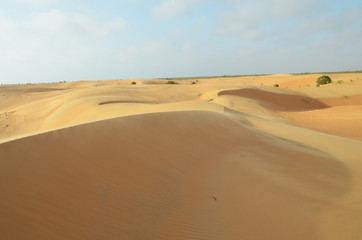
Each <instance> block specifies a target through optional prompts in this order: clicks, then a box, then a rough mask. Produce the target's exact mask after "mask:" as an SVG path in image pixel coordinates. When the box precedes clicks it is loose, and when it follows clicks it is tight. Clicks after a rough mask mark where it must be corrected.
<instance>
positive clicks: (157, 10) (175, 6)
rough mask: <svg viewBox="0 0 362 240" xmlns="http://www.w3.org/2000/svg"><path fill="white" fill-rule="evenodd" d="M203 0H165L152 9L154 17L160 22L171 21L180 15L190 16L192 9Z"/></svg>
mask: <svg viewBox="0 0 362 240" xmlns="http://www.w3.org/2000/svg"><path fill="white" fill-rule="evenodd" d="M202 1H203V0H164V2H163V3H162V4H160V5H157V6H154V7H153V8H152V15H153V17H154V18H156V19H158V20H169V19H172V18H175V17H178V16H180V15H185V14H190V12H191V8H192V6H194V5H197V4H199V3H200V2H202Z"/></svg>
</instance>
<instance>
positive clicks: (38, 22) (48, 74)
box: [0, 0, 362, 83]
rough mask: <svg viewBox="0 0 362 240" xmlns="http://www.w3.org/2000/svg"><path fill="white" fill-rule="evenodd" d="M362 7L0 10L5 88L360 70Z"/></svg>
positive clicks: (266, 1)
mask: <svg viewBox="0 0 362 240" xmlns="http://www.w3.org/2000/svg"><path fill="white" fill-rule="evenodd" d="M361 16H362V2H361V1H360V0H355V1H354V0H350V1H342V0H329V1H328V0H313V1H312V0H304V1H299V0H239V1H237V0H224V1H222V0H209V1H207V0H156V1H146V0H123V1H122V0H119V1H116V0H103V1H96V0H78V1H71V0H0V83H27V82H34V83H37V82H54V81H74V80H99V79H100V80H105V79H130V78H158V77H190V76H213V75H241V74H263V73H295V72H315V71H348V70H362V41H361V39H362V17H361Z"/></svg>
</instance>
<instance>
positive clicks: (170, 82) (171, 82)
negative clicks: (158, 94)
mask: <svg viewBox="0 0 362 240" xmlns="http://www.w3.org/2000/svg"><path fill="white" fill-rule="evenodd" d="M166 84H178V83H177V82H175V81H168V82H167V83H166Z"/></svg>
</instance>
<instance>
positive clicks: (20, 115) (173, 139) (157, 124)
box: [0, 73, 362, 240]
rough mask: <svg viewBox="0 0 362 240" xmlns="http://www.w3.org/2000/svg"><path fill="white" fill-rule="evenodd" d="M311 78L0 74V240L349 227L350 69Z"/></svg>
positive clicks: (359, 97)
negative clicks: (322, 80) (325, 80)
mask: <svg viewBox="0 0 362 240" xmlns="http://www.w3.org/2000/svg"><path fill="white" fill-rule="evenodd" d="M318 76H319V75H316V74H308V75H288V74H279V75H266V76H251V77H233V78H210V79H207V78H202V79H187V80H175V81H177V82H178V83H179V84H175V85H168V84H165V82H167V81H166V80H157V79H153V80H152V79H136V80H120V81H94V82H92V81H79V82H71V83H52V84H29V85H7V86H0V203H1V207H0V239H79V240H81V239H82V240H83V239H92V240H93V239H94V240H96V239H246V240H254V239H275V240H282V239H285V240H287V239H288V240H290V239H303V240H304V239H326V240H327V239H328V240H334V239H335V240H337V239H361V236H362V228H361V226H362V73H345V74H329V76H331V78H332V79H333V80H334V82H337V80H343V82H342V83H340V84H338V83H332V84H329V85H324V86H321V87H318V88H317V87H315V79H316V78H317V77H318ZM196 80H197V84H194V85H191V82H192V81H196ZM132 81H136V82H137V84H136V85H131V82H132ZM276 83H278V84H279V85H280V88H274V87H273V85H274V84H276Z"/></svg>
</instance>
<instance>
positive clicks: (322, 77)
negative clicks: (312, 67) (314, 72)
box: [316, 76, 332, 86]
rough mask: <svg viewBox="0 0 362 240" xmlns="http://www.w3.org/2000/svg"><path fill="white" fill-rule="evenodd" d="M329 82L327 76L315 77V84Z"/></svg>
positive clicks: (329, 79)
mask: <svg viewBox="0 0 362 240" xmlns="http://www.w3.org/2000/svg"><path fill="white" fill-rule="evenodd" d="M331 82H332V80H331V78H330V77H328V76H320V77H319V78H317V81H316V83H317V86H320V85H324V84H328V83H331Z"/></svg>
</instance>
